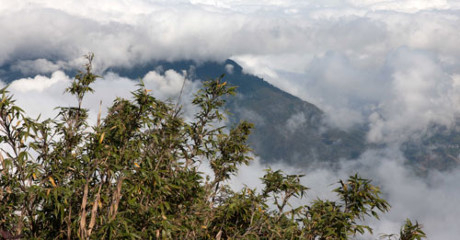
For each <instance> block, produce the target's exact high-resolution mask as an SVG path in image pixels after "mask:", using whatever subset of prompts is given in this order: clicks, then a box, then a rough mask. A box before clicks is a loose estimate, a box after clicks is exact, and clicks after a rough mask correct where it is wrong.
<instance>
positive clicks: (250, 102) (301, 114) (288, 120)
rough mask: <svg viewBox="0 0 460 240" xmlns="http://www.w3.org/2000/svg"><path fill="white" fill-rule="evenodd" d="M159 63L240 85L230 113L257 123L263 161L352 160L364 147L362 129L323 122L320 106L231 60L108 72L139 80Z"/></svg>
mask: <svg viewBox="0 0 460 240" xmlns="http://www.w3.org/2000/svg"><path fill="white" fill-rule="evenodd" d="M158 66H161V68H162V69H174V70H176V71H181V70H190V71H189V72H190V73H191V74H190V76H189V77H192V78H193V79H197V80H208V79H213V78H215V77H217V76H220V75H222V74H223V73H226V75H225V77H224V80H225V81H228V82H229V84H231V85H234V86H238V96H237V97H234V98H230V99H229V101H228V103H227V108H228V109H229V111H230V112H232V113H233V115H231V116H230V121H231V122H233V123H236V122H238V121H240V120H242V119H245V120H248V121H251V122H253V123H255V129H254V131H253V134H252V135H251V137H250V143H251V146H253V148H254V151H255V153H256V154H257V155H259V156H260V157H261V159H262V161H264V162H275V161H284V162H288V163H291V164H293V165H300V166H307V165H310V164H311V163H312V162H318V161H319V162H335V161H338V160H339V159H341V158H346V159H350V158H356V157H358V156H359V155H360V154H361V153H362V152H363V151H364V150H365V149H366V145H365V142H364V135H365V131H364V130H362V129H355V130H353V131H351V132H345V131H342V130H340V129H334V128H330V127H327V126H325V125H324V124H323V123H322V119H323V117H324V113H323V112H322V111H321V110H320V109H319V108H318V107H316V106H315V105H313V104H311V103H308V102H305V101H303V100H301V99H299V98H297V97H295V96H293V95H290V94H288V93H286V92H284V91H282V90H280V89H278V88H276V87H274V86H273V85H271V84H269V83H267V82H266V81H264V80H263V79H261V78H259V77H256V76H254V75H250V74H246V73H244V72H243V71H242V68H241V66H239V65H238V64H237V63H235V62H234V61H232V60H227V61H225V62H223V63H217V62H205V63H198V64H197V63H194V62H192V61H181V62H174V63H169V62H158V63H155V64H152V65H145V66H137V67H135V68H131V69H111V71H114V72H116V73H118V74H120V75H121V76H126V77H130V78H138V77H139V76H143V75H144V74H145V73H147V72H148V71H150V70H152V69H155V68H158ZM229 69H231V71H229Z"/></svg>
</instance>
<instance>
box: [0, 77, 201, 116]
mask: <svg viewBox="0 0 460 240" xmlns="http://www.w3.org/2000/svg"><path fill="white" fill-rule="evenodd" d="M71 81H73V79H72V78H70V77H69V76H67V75H66V74H65V73H64V72H62V71H56V72H54V73H53V74H52V75H51V76H50V77H46V76H41V75H37V76H36V77H34V78H24V79H18V80H15V81H13V82H12V83H11V84H10V85H9V87H8V90H9V91H10V92H11V94H13V96H14V99H16V104H17V105H18V106H20V107H21V108H23V109H24V110H25V112H26V113H27V114H28V116H30V117H33V118H35V117H37V116H38V115H41V116H42V118H53V117H55V116H56V115H57V113H58V110H56V109H55V107H57V106H62V107H68V106H75V105H76V104H77V101H76V99H75V97H73V96H71V95H70V94H68V93H65V89H66V88H67V87H68V86H69V84H70V83H71ZM143 82H144V84H145V87H146V88H147V89H149V90H151V91H152V94H153V96H155V97H157V98H159V99H161V100H163V101H169V102H171V103H176V102H177V101H180V102H181V104H182V105H183V106H184V108H183V114H184V116H185V117H187V118H191V117H193V113H194V111H196V109H195V108H194V107H193V106H192V105H191V99H192V98H193V94H194V93H195V92H196V91H197V90H198V89H199V88H200V86H201V83H199V82H191V81H190V80H188V79H186V75H185V72H184V73H178V72H175V71H173V70H168V71H166V72H165V73H158V72H156V71H153V70H152V71H150V72H148V73H147V74H146V75H145V76H144V77H143ZM0 83H1V82H0ZM138 83H139V81H138V80H132V79H128V78H123V77H120V76H118V75H117V74H114V73H107V74H106V75H104V76H103V77H102V79H98V80H97V81H96V82H95V83H94V84H93V86H92V88H93V89H94V94H93V93H88V94H87V95H86V97H85V99H84V101H83V107H85V108H88V109H89V110H90V112H89V113H90V120H91V121H92V122H95V120H96V116H97V114H98V111H99V108H101V110H102V113H105V112H106V110H107V108H108V107H109V106H110V105H111V104H112V103H113V101H114V100H115V98H116V97H122V98H126V99H131V92H133V91H135V90H136V89H137V88H138V86H137V84H138ZM183 84H185V85H184V90H183V92H182V96H181V97H180V99H179V95H180V92H181V89H182V85H183ZM1 85H3V86H4V85H5V83H1ZM101 103H102V105H101Z"/></svg>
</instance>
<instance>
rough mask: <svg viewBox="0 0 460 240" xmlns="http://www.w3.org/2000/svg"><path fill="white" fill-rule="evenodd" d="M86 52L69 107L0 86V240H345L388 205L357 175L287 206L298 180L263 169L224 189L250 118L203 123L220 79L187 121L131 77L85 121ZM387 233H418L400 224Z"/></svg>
mask: <svg viewBox="0 0 460 240" xmlns="http://www.w3.org/2000/svg"><path fill="white" fill-rule="evenodd" d="M87 58H88V61H89V62H88V64H87V65H86V69H85V71H83V72H80V73H79V74H77V75H76V77H75V80H74V82H73V83H72V84H71V86H70V87H69V88H68V89H67V92H69V93H70V94H72V95H74V96H75V97H76V99H77V106H75V107H61V108H59V110H60V111H59V115H58V117H56V118H55V119H46V120H40V119H30V118H27V117H26V116H25V114H24V112H23V111H22V110H21V109H20V108H19V107H17V106H16V105H15V104H14V100H13V98H12V96H11V95H9V94H8V92H7V90H6V89H2V90H1V94H2V99H1V102H0V131H1V134H0V142H1V151H0V162H1V164H0V165H1V166H0V167H1V168H0V177H1V178H0V201H1V204H0V239H20V238H21V239H77V238H78V239H348V238H350V237H353V236H355V235H357V234H362V233H364V232H365V231H370V232H371V231H372V229H371V228H370V227H369V226H367V225H366V224H365V223H364V220H365V217H366V216H370V217H376V218H378V214H379V213H380V212H385V211H388V209H389V204H388V203H387V202H386V201H385V200H383V199H382V198H381V197H380V190H379V188H378V187H376V186H374V185H372V184H371V182H370V181H369V180H367V179H363V178H360V177H359V176H358V175H355V176H351V177H350V178H349V179H347V180H345V181H339V182H338V187H337V188H336V189H335V190H334V191H335V192H336V193H337V194H338V196H339V199H340V200H338V201H328V200H320V199H318V200H315V201H313V202H312V203H311V204H310V205H304V206H299V207H292V206H290V205H289V202H290V200H291V199H292V198H302V197H303V196H304V194H305V193H306V191H307V190H308V189H307V188H306V187H305V186H303V185H301V184H300V178H301V177H302V176H300V175H285V174H283V173H282V172H281V171H272V170H267V173H266V174H265V176H263V178H262V182H263V185H264V188H263V189H259V190H257V189H250V188H243V189H242V190H241V191H237V192H235V191H232V190H231V189H230V188H229V186H228V183H227V180H229V179H230V177H231V176H232V175H234V174H235V173H236V172H237V170H238V167H239V166H240V165H242V164H248V163H249V162H250V160H251V158H250V157H249V155H248V153H249V152H250V148H249V146H248V145H247V144H246V140H247V138H248V135H249V133H250V130H251V128H252V124H250V123H247V122H241V123H240V124H238V125H237V126H235V127H233V128H231V129H226V128H224V127H214V126H215V124H216V123H218V122H219V121H221V120H223V117H224V116H223V114H222V113H221V112H220V108H221V107H222V106H223V104H224V103H225V101H224V97H225V96H227V95H233V94H234V93H235V88H234V87H229V86H227V85H226V82H223V81H222V78H218V79H216V80H213V81H209V82H206V83H205V84H204V88H203V89H202V90H200V91H199V92H198V93H197V94H196V95H195V99H194V100H193V104H195V105H196V106H197V107H198V108H199V109H200V111H198V113H197V114H196V115H195V119H194V121H192V122H186V121H185V120H184V119H183V118H182V117H181V114H180V112H181V111H180V107H177V106H176V105H173V104H168V103H165V102H162V101H159V100H158V99H156V98H154V97H153V96H152V95H150V94H149V90H147V89H145V88H144V86H143V85H142V83H140V85H139V89H138V90H137V91H135V92H133V98H132V100H126V99H116V100H115V101H114V103H113V105H112V106H111V107H110V108H109V110H108V114H107V116H105V117H104V118H101V116H100V114H99V116H98V119H97V123H96V125H95V126H89V123H88V121H87V118H88V110H87V109H84V108H82V102H83V99H84V96H85V94H87V93H88V92H92V89H91V84H92V83H93V82H94V81H95V80H96V79H97V78H98V76H96V75H94V74H93V73H92V71H91V61H92V59H93V56H92V55H89V56H87ZM200 164H209V166H210V168H211V169H212V171H213V173H212V174H211V175H212V176H207V175H206V174H204V173H202V172H200V171H199V170H198V169H199V166H200ZM395 236H396V235H387V236H385V237H386V238H389V239H392V238H394V237H395ZM399 237H400V239H404V240H406V239H421V238H422V237H424V233H423V232H422V231H421V228H420V225H419V224H418V223H416V224H412V223H411V222H410V221H408V222H407V223H406V225H405V226H404V227H403V228H402V229H401V233H400V234H399Z"/></svg>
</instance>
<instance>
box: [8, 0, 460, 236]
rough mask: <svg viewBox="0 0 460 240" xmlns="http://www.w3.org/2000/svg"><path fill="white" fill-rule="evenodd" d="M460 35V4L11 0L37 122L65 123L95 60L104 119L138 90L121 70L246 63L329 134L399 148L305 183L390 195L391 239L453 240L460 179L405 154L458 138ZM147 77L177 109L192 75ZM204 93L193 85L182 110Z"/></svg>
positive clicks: (19, 65) (22, 92)
mask: <svg viewBox="0 0 460 240" xmlns="http://www.w3.org/2000/svg"><path fill="white" fill-rule="evenodd" d="M458 26H460V1H449V0H407V1H396V0H348V1H347V0H310V1H307V0H302V1H297V0H283V1H277V0H258V1H255V0H244V1H243V0H220V1H217V0H190V1H188V0H167V1H166V0H159V1H152V0H119V1H112V0H111V1H109V0H99V1H89V0H79V1H58V0H46V1H45V0H42V1H40V0H29V1H27V0H24V1H10V0H0V32H1V33H2V34H1V36H2V37H1V40H0V69H3V71H8V69H10V70H15V71H20V72H22V73H23V74H25V75H28V76H31V77H30V78H23V79H17V80H16V81H13V82H12V84H11V86H10V90H11V91H12V93H14V94H15V98H16V99H17V101H18V104H20V105H21V106H22V107H23V108H25V109H26V110H27V112H29V113H30V114H32V115H38V114H40V113H42V114H44V115H45V116H53V114H55V112H53V107H54V106H57V105H61V106H62V105H69V104H72V103H73V102H74V100H73V99H72V98H71V97H69V96H65V95H63V94H62V92H63V90H64V88H65V87H66V86H67V84H68V83H69V82H70V81H71V79H72V77H71V76H67V75H66V74H65V71H66V70H69V69H75V68H80V67H81V66H82V64H83V63H84V58H83V57H82V56H83V55H84V54H86V53H88V52H90V51H91V52H94V53H95V55H96V60H95V71H96V72H99V73H101V74H102V76H103V79H101V80H100V81H98V82H96V85H95V89H96V92H97V94H95V95H92V96H90V97H89V98H88V99H87V101H86V102H85V104H86V105H87V107H89V108H91V109H92V112H93V116H94V114H96V113H97V111H98V108H99V104H100V101H102V102H103V106H107V105H108V104H110V102H111V101H112V99H113V98H114V97H115V96H121V97H128V96H129V92H130V91H132V90H134V89H135V83H134V81H132V80H131V79H127V78H122V77H120V76H118V75H117V74H115V73H110V72H107V71H106V70H107V69H110V68H111V67H115V66H123V67H128V68H129V67H131V66H134V65H136V64H143V63H148V62H151V61H153V60H182V59H194V60H198V61H207V60H214V61H223V60H225V59H228V58H230V59H233V60H235V61H236V62H237V63H238V64H240V65H241V66H243V68H244V70H245V71H246V72H247V73H251V74H255V75H257V76H260V77H263V78H264V79H265V80H266V81H268V82H270V83H271V84H273V85H274V86H276V87H279V88H280V89H282V90H284V91H286V92H289V93H291V94H293V95H295V96H297V97H299V98H301V99H303V100H305V101H309V102H311V103H313V104H315V105H317V106H318V107H320V108H321V109H322V110H324V111H325V112H326V114H327V117H328V118H327V121H328V123H329V124H331V125H333V126H337V127H340V128H343V129H348V128H350V127H352V126H354V125H355V124H362V123H369V126H370V131H369V133H368V135H367V141H368V142H371V143H377V144H381V143H384V144H388V146H389V147H388V148H386V149H383V150H379V151H368V152H366V153H365V154H363V156H361V157H360V158H359V159H357V160H355V161H347V162H344V163H343V166H341V168H340V169H339V170H338V172H332V171H330V170H327V169H308V170H305V171H308V172H306V173H305V172H304V173H305V174H307V176H306V177H305V184H306V185H307V186H309V187H312V188H313V189H317V190H312V194H311V198H312V199H314V196H316V195H321V196H325V197H330V196H331V195H330V194H328V193H327V191H324V190H321V189H324V188H328V186H330V184H331V183H334V182H336V180H337V179H336V178H337V177H342V178H346V176H347V175H348V174H350V173H351V174H352V172H353V171H357V170H359V171H360V172H362V173H363V175H365V176H368V177H370V178H372V179H374V180H375V182H376V183H378V184H381V185H382V188H383V190H384V192H385V194H386V195H387V196H388V198H389V201H390V203H391V204H392V205H393V210H392V212H390V213H389V214H388V217H386V218H382V221H381V222H380V223H376V226H377V227H376V228H377V229H379V231H381V232H385V231H386V232H387V233H388V232H397V231H398V229H399V225H400V224H401V223H403V221H404V220H405V217H410V218H413V219H418V220H419V221H420V222H421V223H422V224H424V226H425V228H426V232H427V233H428V235H429V237H430V239H454V238H455V237H454V236H458V235H460V230H459V229H456V228H455V226H454V225H458V224H457V223H458V222H457V221H456V216H458V215H459V214H460V209H459V207H457V206H455V204H454V203H455V202H459V201H460V192H459V191H456V188H457V187H456V184H457V183H459V181H460V171H459V170H458V169H453V170H452V171H450V172H449V173H439V172H436V171H432V172H430V174H429V175H428V176H427V177H426V178H425V179H420V178H419V177H417V176H414V175H413V173H412V172H411V171H410V170H408V169H406V167H405V166H404V157H403V155H402V154H401V153H400V151H399V150H398V146H399V144H401V143H402V142H404V141H406V140H407V139H411V138H413V137H414V136H417V135H420V134H423V133H425V132H426V131H428V129H429V128H428V127H429V126H430V124H433V123H435V124H439V125H442V126H445V127H447V128H449V129H453V128H457V129H458V128H459V126H458V124H457V123H456V119H458V118H459V116H460V47H459V46H458V44H459V42H460V31H458ZM0 71H1V70H0ZM140 77H143V78H144V80H145V82H146V85H147V87H148V88H151V89H153V93H154V94H155V95H156V96H159V97H160V98H163V99H168V98H169V99H171V98H172V99H174V98H176V97H177V95H178V93H179V91H180V88H181V86H182V81H183V79H184V77H186V75H185V73H183V72H174V71H172V70H169V71H168V70H166V71H158V70H155V69H152V71H151V72H149V73H148V74H147V75H145V76H140ZM0 80H1V79H0ZM1 84H2V85H4V84H6V83H4V82H3V83H1ZM199 87H200V85H199V83H196V82H191V81H188V80H187V82H186V88H185V89H186V90H187V91H186V96H185V97H184V98H185V100H184V101H183V102H184V103H186V102H187V101H186V100H187V99H188V98H190V97H191V93H192V92H194V90H196V89H198V88H199ZM50 106H53V107H50ZM291 119H293V121H295V119H298V118H296V116H293V117H292V118H291ZM299 121H300V120H299ZM256 124H257V123H256ZM293 124H295V123H293ZM264 167H266V166H262V165H261V164H260V162H259V161H256V162H255V163H254V164H253V165H251V166H250V167H249V168H247V169H244V170H242V173H241V174H239V175H238V177H237V178H235V180H234V182H235V184H236V185H238V184H242V183H253V182H257V176H258V175H257V174H250V172H257V173H260V174H263V171H262V169H263V168H264ZM277 167H279V168H283V169H285V170H286V171H298V170H295V169H290V168H289V166H284V165H282V164H280V165H279V166H277ZM260 174H259V176H260ZM376 232H378V231H376Z"/></svg>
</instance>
